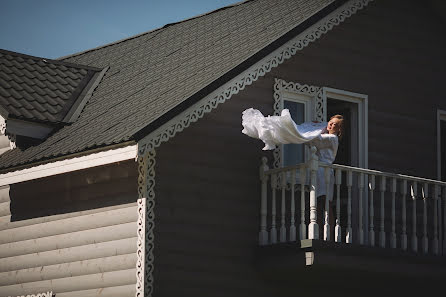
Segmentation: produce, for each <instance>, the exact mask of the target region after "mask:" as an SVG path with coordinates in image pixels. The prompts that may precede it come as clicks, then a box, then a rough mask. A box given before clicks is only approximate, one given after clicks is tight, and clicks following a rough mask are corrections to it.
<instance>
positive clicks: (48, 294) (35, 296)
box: [9, 291, 56, 297]
mask: <svg viewBox="0 0 446 297" xmlns="http://www.w3.org/2000/svg"><path fill="white" fill-rule="evenodd" d="M53 296H56V295H55V294H53V292H51V291H50V292H46V293H38V294H31V295H20V296H17V297H53ZM9 297H13V296H9Z"/></svg>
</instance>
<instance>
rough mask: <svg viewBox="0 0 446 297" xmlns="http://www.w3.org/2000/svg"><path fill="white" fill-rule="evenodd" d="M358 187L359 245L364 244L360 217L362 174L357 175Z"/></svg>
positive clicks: (362, 190) (362, 187)
mask: <svg viewBox="0 0 446 297" xmlns="http://www.w3.org/2000/svg"><path fill="white" fill-rule="evenodd" d="M358 187H359V201H358V202H359V203H358V205H359V207H358V225H359V226H358V228H359V244H364V228H363V224H362V216H363V212H364V210H363V209H362V201H363V198H364V197H363V196H364V173H362V172H361V173H359V175H358Z"/></svg>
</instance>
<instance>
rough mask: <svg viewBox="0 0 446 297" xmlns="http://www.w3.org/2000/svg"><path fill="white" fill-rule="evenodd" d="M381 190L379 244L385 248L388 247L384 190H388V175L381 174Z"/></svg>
mask: <svg viewBox="0 0 446 297" xmlns="http://www.w3.org/2000/svg"><path fill="white" fill-rule="evenodd" d="M379 190H380V192H381V209H380V210H381V217H380V221H381V222H380V230H379V246H380V247H382V248H384V247H386V232H385V230H384V220H385V212H384V210H385V209H384V192H385V191H386V177H385V176H381V183H380V187H379Z"/></svg>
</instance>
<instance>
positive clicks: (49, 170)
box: [0, 144, 137, 186]
mask: <svg viewBox="0 0 446 297" xmlns="http://www.w3.org/2000/svg"><path fill="white" fill-rule="evenodd" d="M136 157H137V145H136V144H135V145H130V146H126V147H123V148H118V149H111V150H107V151H102V152H98V153H92V154H90V155H86V156H82V157H75V158H71V159H65V160H60V161H56V162H51V163H47V164H42V165H38V166H35V167H31V168H26V169H21V170H17V171H13V172H8V173H4V174H0V186H4V185H11V184H15V183H20V182H24V181H28V180H32V179H37V178H42V177H47V176H52V175H56V174H62V173H67V172H72V171H76V170H81V169H86V168H91V167H96V166H101V165H107V164H111V163H116V162H120V161H126V160H131V159H135V158H136Z"/></svg>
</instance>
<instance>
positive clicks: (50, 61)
mask: <svg viewBox="0 0 446 297" xmlns="http://www.w3.org/2000/svg"><path fill="white" fill-rule="evenodd" d="M0 52H3V53H6V54H10V55H14V56H19V57H22V58H26V59H35V60H42V61H44V62H45V63H52V64H56V65H63V66H68V67H72V68H81V69H86V70H93V71H101V70H102V69H101V68H97V67H93V66H87V65H82V64H76V63H71V62H65V61H60V60H54V59H48V58H43V57H37V56H31V55H27V54H22V53H18V52H13V51H8V50H5V49H1V48H0Z"/></svg>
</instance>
